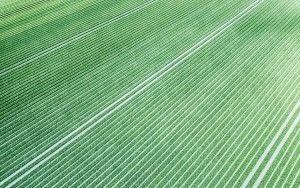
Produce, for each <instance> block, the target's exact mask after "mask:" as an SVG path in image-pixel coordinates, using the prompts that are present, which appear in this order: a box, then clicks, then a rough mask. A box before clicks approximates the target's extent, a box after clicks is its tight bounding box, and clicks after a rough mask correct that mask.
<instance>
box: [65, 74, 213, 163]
mask: <svg viewBox="0 0 300 188" xmlns="http://www.w3.org/2000/svg"><path fill="white" fill-rule="evenodd" d="M207 71H208V70H207ZM207 71H206V72H207ZM189 76H190V75H189ZM199 76H200V75H199ZM212 77H214V76H212ZM172 106H173V104H172ZM143 108H144V106H143ZM156 109H160V108H159V107H156ZM152 112H153V111H152ZM164 113H165V111H162V113H161V115H160V117H163V114H164ZM147 117H148V115H147ZM114 122H116V123H117V119H115V120H114ZM129 126H130V127H132V126H133V127H132V128H131V129H133V128H134V126H135V125H134V124H130V125H129ZM115 131H116V130H115ZM115 131H114V132H115ZM139 131H141V133H142V132H143V131H145V130H137V131H136V132H139ZM123 132H124V131H123ZM124 134H125V133H124ZM119 136H126V138H127V135H126V134H125V135H123V134H122V133H120V134H119ZM119 136H118V135H117V136H116V137H119ZM130 137H131V136H130ZM130 137H129V138H128V139H130ZM135 138H136V137H134V139H135ZM132 139H133V138H132ZM132 141H133V140H132ZM105 145H109V142H108V143H107V144H105ZM103 147H104V146H103ZM122 150H123V148H122ZM70 155H72V154H70ZM106 156H107V155H106ZM89 157H91V156H89Z"/></svg>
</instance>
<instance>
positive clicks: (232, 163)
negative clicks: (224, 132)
mask: <svg viewBox="0 0 300 188" xmlns="http://www.w3.org/2000/svg"><path fill="white" fill-rule="evenodd" d="M278 113H279V112H277V116H278V115H279V114H278ZM274 118H275V117H274ZM274 118H273V120H272V121H274ZM265 121H266V120H265ZM277 123H278V122H277ZM266 131H267V129H265V130H264V133H265V132H266ZM257 132H258V130H257V131H256V133H257ZM271 132H272V131H271ZM256 133H255V134H256ZM264 133H263V134H264ZM263 134H261V136H260V137H259V139H257V141H256V143H255V144H254V145H257V144H258V142H259V141H260V140H261V138H262V135H263ZM265 141H266V140H265ZM265 141H264V142H265ZM247 145H249V144H247ZM262 145H263V144H262ZM262 145H261V146H260V147H262ZM245 148H246V147H245ZM245 148H244V149H245ZM254 148H255V147H254V146H253V147H252V149H251V150H249V151H248V153H247V154H246V156H248V155H250V153H251V152H250V151H252V150H253V149H254ZM244 149H243V151H244ZM258 151H259V149H257V148H256V150H255V154H253V153H252V156H256V154H257V152H258ZM242 153H243V152H240V153H239V155H238V157H236V158H235V160H234V161H233V162H231V165H230V167H229V168H227V171H226V173H227V172H228V171H229V170H230V169H231V168H232V167H233V165H234V164H235V163H236V160H237V159H238V158H239V157H241V154H242ZM232 155H233V154H232ZM253 159H254V157H253V158H252V160H253ZM245 160H246V157H243V161H242V162H240V163H239V165H238V167H237V168H236V170H235V171H234V173H232V176H231V177H230V179H229V181H227V183H226V184H225V186H226V185H227V184H228V183H229V182H230V180H231V179H232V178H233V177H235V176H234V175H233V174H235V173H236V172H237V170H238V169H239V168H240V167H241V165H242V164H243V163H244V161H245ZM249 165H250V163H249V164H248V167H249ZM222 168H223V167H222ZM246 169H247V168H244V171H243V172H242V173H239V177H238V179H239V178H240V177H241V175H242V174H244V173H245V170H246ZM226 173H225V174H224V175H223V176H222V177H221V178H220V179H219V181H218V183H217V185H218V184H219V183H220V182H221V181H222V179H223V178H224V176H225V175H226ZM236 183H237V181H236V182H235V184H236Z"/></svg>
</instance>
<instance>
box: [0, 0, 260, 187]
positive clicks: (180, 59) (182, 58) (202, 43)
mask: <svg viewBox="0 0 300 188" xmlns="http://www.w3.org/2000/svg"><path fill="white" fill-rule="evenodd" d="M154 2H155V1H152V2H151V3H149V4H147V5H143V6H142V7H146V6H149V5H150V4H153V3H154ZM256 3H257V2H255V3H253V4H251V5H250V6H249V7H248V8H247V9H245V10H244V11H242V12H241V13H239V14H238V15H237V16H235V17H234V18H232V19H231V20H229V21H228V22H226V23H225V24H223V25H222V26H221V27H220V28H218V29H217V30H215V31H214V32H212V33H211V34H209V35H208V36H207V37H205V38H204V39H203V40H201V41H200V42H199V43H197V44H196V45H195V46H193V47H192V48H190V49H189V50H187V51H186V52H185V53H183V54H182V55H180V56H179V57H178V58H176V59H175V60H173V61H172V62H171V63H169V64H167V65H166V66H165V67H163V68H162V69H161V70H159V71H158V72H156V73H155V74H153V75H152V76H151V77H149V78H148V79H146V80H145V81H144V82H142V83H141V84H139V85H138V86H137V87H135V88H134V89H133V90H131V91H130V92H128V93H127V94H125V95H124V96H123V97H121V98H120V99H118V100H117V101H115V102H114V103H113V104H111V105H110V106H109V107H107V108H106V109H105V110H103V111H101V112H100V113H99V114H97V115H96V116H94V117H93V118H91V119H90V120H89V121H87V122H86V123H85V124H83V125H82V126H80V127H78V128H77V129H76V130H75V131H73V132H72V133H70V134H69V135H67V136H66V137H64V138H63V139H61V140H60V141H59V142H57V143H56V144H54V145H53V146H51V147H50V148H48V149H47V150H46V151H44V152H43V153H42V154H40V155H38V156H37V157H36V158H34V159H33V160H31V161H30V162H29V163H27V164H26V165H24V166H23V167H21V168H20V169H19V170H17V171H16V172H14V173H13V174H11V175H10V176H8V177H7V178H5V179H4V180H2V181H1V182H0V185H3V184H5V183H6V182H8V181H9V180H10V179H11V178H13V177H15V176H16V175H17V174H19V173H20V172H21V171H23V170H25V169H26V168H28V167H29V166H31V165H32V164H34V163H35V162H37V161H38V160H39V159H41V158H42V157H44V156H45V155H46V154H47V153H49V152H50V151H51V150H53V149H55V148H56V147H59V145H61V144H62V143H63V142H65V141H66V143H65V144H63V145H62V146H60V147H59V148H58V149H57V150H56V151H54V152H53V153H51V154H50V155H48V156H47V157H46V158H44V159H43V160H42V161H40V162H38V163H37V164H36V165H34V166H33V167H32V168H30V169H29V170H28V171H26V172H25V173H24V174H22V175H21V176H19V177H18V178H17V179H15V180H14V181H12V182H11V183H9V185H8V187H11V186H13V185H15V184H16V183H17V182H19V181H20V180H21V179H23V178H24V177H26V176H27V175H28V174H30V173H31V172H32V171H33V170H35V169H36V168H38V167H39V166H41V165H42V164H44V163H45V162H46V161H48V160H49V159H50V158H52V156H54V155H55V154H57V153H59V152H60V151H61V150H62V149H64V148H65V147H67V146H68V145H69V144H70V143H72V142H74V141H75V140H77V139H78V138H79V137H81V136H82V135H84V134H85V133H86V132H87V131H89V130H90V129H92V128H93V127H95V126H96V124H97V123H99V122H100V121H102V120H103V119H105V118H106V117H107V116H109V115H110V114H112V113H113V112H114V111H116V110H118V109H119V108H121V107H122V106H123V105H125V104H126V103H127V102H128V101H130V100H131V99H132V98H134V97H135V96H136V95H138V94H140V93H141V92H143V91H144V90H146V89H147V88H148V87H150V86H151V85H152V84H153V83H154V82H156V81H157V80H159V79H160V78H161V77H163V76H164V75H165V74H167V73H168V72H170V71H171V70H173V69H174V68H175V67H177V66H178V65H179V64H181V63H182V62H183V61H185V60H186V59H188V58H189V57H190V56H192V55H193V54H194V53H195V52H196V51H198V50H199V49H201V48H202V47H203V46H205V45H206V44H208V43H209V42H211V41H212V40H213V39H215V38H216V37H217V36H219V35H220V34H222V33H223V32H224V31H225V30H226V29H227V28H229V27H230V26H231V25H233V24H234V23H235V22H237V21H239V20H240V19H241V18H242V17H244V16H245V15H246V14H248V13H249V12H250V11H251V10H252V9H253V6H254V5H255V4H256ZM142 7H139V8H138V9H136V10H135V12H136V11H137V10H140V9H141V8H142ZM254 7H256V6H254ZM119 19H120V18H119ZM83 36H84V35H83ZM147 82H149V83H147ZM143 85H144V86H143ZM135 90H137V91H135ZM134 92H136V93H134ZM132 93H134V94H132ZM130 95H131V96H130ZM126 97H128V98H127V99H126ZM124 99H125V100H124ZM122 100H124V101H122ZM121 101H122V102H121ZM118 103H120V104H118ZM115 105H116V107H114V106H115ZM110 109H111V110H110ZM106 111H108V112H106ZM104 113H106V114H105V115H103V114H104ZM101 115H103V117H101V118H100V119H99V120H97V121H96V122H95V123H93V124H92V125H90V126H89V127H87V128H86V129H85V130H83V131H82V132H80V133H79V134H78V135H76V136H75V137H73V136H74V135H75V134H77V133H78V132H79V131H81V130H82V129H83V128H84V127H85V126H87V125H88V124H89V123H91V122H92V121H95V120H96V119H97V118H98V117H100V116H101ZM72 137H73V138H72ZM67 140H68V141H67Z"/></svg>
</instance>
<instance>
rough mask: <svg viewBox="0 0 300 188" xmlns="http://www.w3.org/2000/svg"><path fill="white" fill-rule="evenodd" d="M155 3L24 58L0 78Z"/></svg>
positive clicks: (3, 72) (149, 2)
mask: <svg viewBox="0 0 300 188" xmlns="http://www.w3.org/2000/svg"><path fill="white" fill-rule="evenodd" d="M157 1H158V0H150V1H148V2H146V3H144V4H143V5H141V6H138V7H136V8H134V9H132V10H130V11H127V12H125V13H123V14H121V15H118V16H116V17H114V18H112V19H110V20H108V21H105V22H103V23H100V24H99V25H97V26H94V27H92V28H90V29H88V30H86V31H83V32H81V33H79V34H77V35H75V36H73V37H70V38H68V39H66V40H64V41H62V42H60V43H58V44H56V45H54V46H51V47H49V48H47V49H45V50H43V51H41V52H39V53H37V54H35V55H32V56H30V57H28V58H26V59H24V60H22V61H20V62H18V63H16V64H13V65H11V66H9V67H7V68H4V69H2V70H0V76H4V75H7V74H9V73H10V72H12V71H14V70H17V69H19V68H21V67H23V66H25V65H27V64H29V63H31V62H33V61H35V60H37V59H39V58H41V57H44V56H46V55H48V54H50V53H52V52H54V51H56V50H58V49H61V48H63V47H65V46H67V45H69V44H71V43H74V42H76V41H78V40H80V39H82V38H84V37H86V36H88V35H90V34H92V33H95V32H97V31H99V30H100V29H102V28H103V27H106V26H108V25H110V24H112V23H115V22H117V21H119V20H121V19H123V18H126V17H128V16H130V15H132V14H134V13H136V12H138V11H140V10H143V9H144V8H147V7H149V6H150V5H152V4H154V3H155V2H157Z"/></svg>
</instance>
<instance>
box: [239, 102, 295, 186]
mask: <svg viewBox="0 0 300 188" xmlns="http://www.w3.org/2000/svg"><path fill="white" fill-rule="evenodd" d="M299 108H300V100H299V101H298V102H297V104H296V105H295V108H294V109H293V110H292V111H291V113H290V114H289V116H288V118H287V119H286V121H285V122H284V123H283V125H282V126H281V127H280V129H279V130H278V132H277V133H276V135H275V136H274V138H273V140H272V141H271V143H270V144H269V145H268V147H267V148H266V150H265V151H264V153H263V154H262V156H261V157H260V158H259V160H258V161H257V163H256V164H255V166H254V168H253V170H252V171H251V173H250V175H249V176H248V177H247V178H246V180H245V181H244V183H243V185H242V187H246V186H247V185H248V183H249V181H250V180H251V179H252V178H253V175H254V174H255V173H256V172H257V170H258V168H259V167H260V165H261V164H262V162H263V161H264V160H265V158H266V156H267V155H268V154H269V152H270V150H271V149H272V148H273V146H274V145H275V143H276V141H277V140H278V139H279V137H280V135H281V134H282V133H283V131H284V129H285V128H286V127H287V125H288V123H289V122H290V121H291V119H292V117H293V115H294V114H295V112H296V111H297V109H299ZM299 122H300V113H299V114H298V115H297V117H296V118H295V120H294V122H293V123H292V125H291V126H290V127H289V129H288V131H287V133H286V134H285V135H284V137H283V139H282V140H281V142H280V143H279V144H278V145H277V147H276V150H275V151H274V153H273V154H272V156H271V158H270V159H269V161H268V162H267V164H266V166H265V167H264V168H263V170H262V171H261V172H260V174H259V176H258V178H257V179H256V181H255V183H254V185H253V187H256V188H257V187H258V186H259V185H260V183H261V181H262V180H263V178H264V176H265V174H266V173H267V172H268V170H269V168H270V167H271V165H272V164H273V162H274V160H275V159H276V157H277V156H278V154H279V153H280V151H281V149H282V148H283V146H284V144H285V143H286V141H287V140H288V139H289V137H290V135H291V134H292V133H293V131H294V129H295V127H296V126H297V124H298V123H299Z"/></svg>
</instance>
